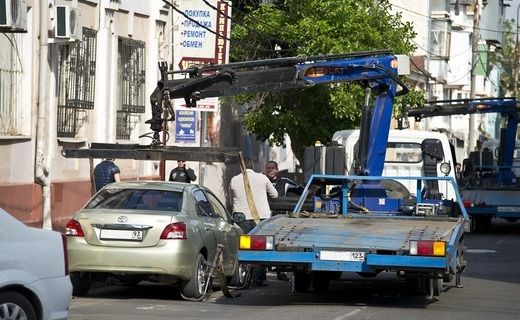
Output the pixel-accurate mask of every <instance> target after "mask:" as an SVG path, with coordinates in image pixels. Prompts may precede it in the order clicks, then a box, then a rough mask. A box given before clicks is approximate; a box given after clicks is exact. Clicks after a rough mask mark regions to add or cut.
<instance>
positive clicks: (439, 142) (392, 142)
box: [332, 129, 456, 200]
mask: <svg viewBox="0 0 520 320" xmlns="http://www.w3.org/2000/svg"><path fill="white" fill-rule="evenodd" d="M358 138H359V130H356V129H354V130H341V131H337V132H336V133H334V135H333V137H332V141H337V142H338V143H339V144H341V145H343V146H344V147H345V153H346V155H345V166H346V168H345V170H346V172H345V173H346V174H355V172H354V156H355V154H356V153H355V151H354V146H355V145H356V143H357V141H358ZM424 143H428V144H429V145H430V147H429V149H430V150H432V149H434V151H435V152H436V153H437V156H436V158H435V159H434V160H435V161H434V162H433V165H430V166H427V165H425V159H426V157H427V156H425V154H424V152H423V144H424ZM430 158H431V157H430ZM429 163H430V164H432V162H431V161H429ZM455 165H456V164H455V161H454V160H453V154H452V150H451V148H450V143H449V141H448V138H447V137H446V135H444V134H442V133H439V132H431V131H417V130H390V133H389V136H388V148H387V150H386V156H385V164H384V169H383V176H450V177H452V178H453V179H455ZM441 166H442V167H443V170H441ZM448 168H449V171H448ZM443 171H444V172H447V171H448V172H447V174H446V173H443ZM397 181H399V182H401V183H402V184H403V185H405V186H406V187H407V189H408V190H409V191H410V193H411V194H412V195H416V193H417V183H416V181H415V180H414V181H412V180H399V179H397ZM447 183H448V182H446V181H442V182H439V185H438V189H439V190H438V191H439V193H440V194H442V198H443V199H448V200H449V199H455V194H454V191H453V188H449V187H448V185H447Z"/></svg>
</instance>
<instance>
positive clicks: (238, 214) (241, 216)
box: [233, 212, 246, 223]
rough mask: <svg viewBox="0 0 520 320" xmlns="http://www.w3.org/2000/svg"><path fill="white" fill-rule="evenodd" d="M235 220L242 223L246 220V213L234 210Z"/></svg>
mask: <svg viewBox="0 0 520 320" xmlns="http://www.w3.org/2000/svg"><path fill="white" fill-rule="evenodd" d="M233 221H234V222H236V223H241V222H244V221H246V215H245V214H244V213H243V212H233Z"/></svg>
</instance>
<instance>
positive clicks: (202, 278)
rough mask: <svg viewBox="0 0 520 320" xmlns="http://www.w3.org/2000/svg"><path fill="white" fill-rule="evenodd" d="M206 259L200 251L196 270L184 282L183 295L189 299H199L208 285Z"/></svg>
mask: <svg viewBox="0 0 520 320" xmlns="http://www.w3.org/2000/svg"><path fill="white" fill-rule="evenodd" d="M206 270H207V266H206V259H205V258H204V256H203V255H202V254H200V253H199V255H198V256H197V260H196V262H195V270H193V275H192V276H191V278H190V279H189V280H188V281H186V282H185V283H184V286H183V288H182V295H183V296H184V297H186V298H189V299H198V298H200V297H201V296H202V295H203V294H204V288H205V287H206V281H208V279H207V277H206Z"/></svg>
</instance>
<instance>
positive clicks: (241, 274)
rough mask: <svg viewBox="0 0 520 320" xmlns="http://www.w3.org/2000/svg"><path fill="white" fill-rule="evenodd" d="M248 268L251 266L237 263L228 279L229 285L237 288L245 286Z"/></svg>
mask: <svg viewBox="0 0 520 320" xmlns="http://www.w3.org/2000/svg"><path fill="white" fill-rule="evenodd" d="M250 269H251V268H250V267H249V266H248V265H246V264H241V263H239V264H238V265H237V267H236V270H235V273H234V274H233V276H232V277H230V279H229V281H228V283H229V285H230V286H232V287H239V288H241V287H245V286H246V281H247V280H248V279H247V278H248V272H250Z"/></svg>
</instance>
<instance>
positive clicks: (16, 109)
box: [0, 33, 23, 135]
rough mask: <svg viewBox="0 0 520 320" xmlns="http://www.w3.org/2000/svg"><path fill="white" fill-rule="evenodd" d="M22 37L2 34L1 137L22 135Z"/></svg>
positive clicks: (0, 78) (0, 49)
mask: <svg viewBox="0 0 520 320" xmlns="http://www.w3.org/2000/svg"><path fill="white" fill-rule="evenodd" d="M22 49H23V48H22V35H21V34H19V33H0V135H22V102H21V94H23V93H22V86H21V82H22V73H23V70H22V61H21V59H22V57H21V53H22V52H23V50H22Z"/></svg>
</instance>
